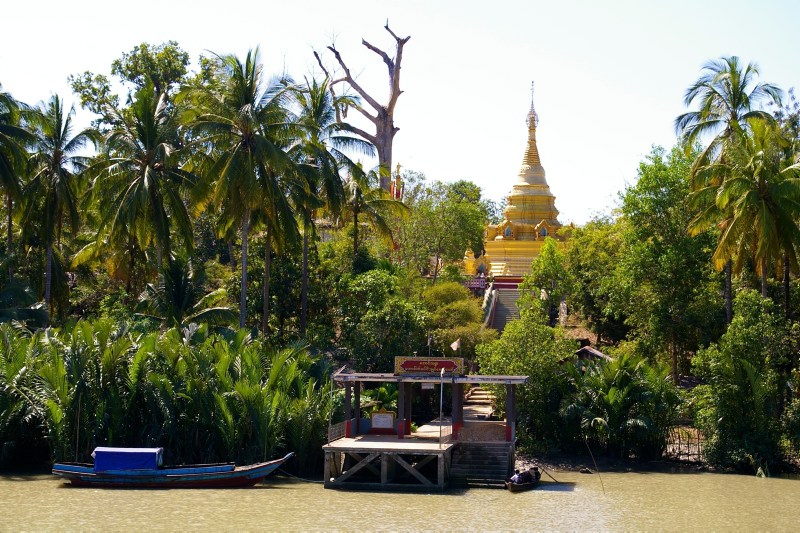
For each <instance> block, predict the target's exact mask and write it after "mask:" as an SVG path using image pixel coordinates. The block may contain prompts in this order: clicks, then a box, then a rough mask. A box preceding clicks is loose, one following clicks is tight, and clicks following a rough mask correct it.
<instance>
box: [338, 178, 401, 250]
mask: <svg viewBox="0 0 800 533" xmlns="http://www.w3.org/2000/svg"><path fill="white" fill-rule="evenodd" d="M379 175H380V170H379V169H373V170H371V171H370V172H368V173H364V172H363V171H362V170H361V169H360V168H357V169H356V172H354V173H353V174H351V175H350V176H349V177H348V178H347V181H346V182H345V191H346V192H347V199H346V203H345V210H344V211H345V212H346V213H347V214H349V215H350V216H351V217H352V221H353V259H355V258H356V257H357V256H358V247H359V246H360V243H359V240H358V239H359V224H360V221H359V217H361V216H362V215H363V216H364V217H365V218H366V219H367V220H368V221H369V223H370V224H371V225H372V227H373V228H374V229H375V230H376V231H377V232H378V234H379V235H380V236H381V237H383V238H385V239H387V240H389V241H391V239H392V228H391V226H390V220H391V217H390V215H398V216H403V215H405V214H406V213H407V210H408V208H407V207H406V206H405V205H404V204H403V203H402V202H399V201H397V200H394V199H392V198H391V197H390V196H389V193H388V192H386V191H385V190H383V189H382V188H380V186H379V183H380V182H379V180H378V178H379Z"/></svg>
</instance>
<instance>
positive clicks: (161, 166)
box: [95, 82, 197, 276]
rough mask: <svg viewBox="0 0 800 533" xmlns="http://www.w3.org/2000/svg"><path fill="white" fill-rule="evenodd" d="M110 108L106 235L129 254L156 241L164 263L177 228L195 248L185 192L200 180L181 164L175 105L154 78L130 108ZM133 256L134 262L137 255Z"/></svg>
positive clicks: (103, 183)
mask: <svg viewBox="0 0 800 533" xmlns="http://www.w3.org/2000/svg"><path fill="white" fill-rule="evenodd" d="M108 112H109V116H111V117H113V123H114V124H116V127H115V128H114V129H112V130H111V131H110V132H109V133H108V135H107V136H106V147H107V148H106V149H107V154H106V157H105V158H104V159H103V160H102V161H101V163H100V165H99V166H102V167H104V168H103V172H102V173H101V174H100V178H99V179H98V182H97V185H98V187H96V188H95V190H96V191H98V192H99V194H100V195H101V196H102V199H101V202H100V203H101V207H105V213H104V217H103V220H102V222H101V228H103V229H102V230H101V235H102V233H107V235H108V240H109V243H110V244H111V245H112V246H113V247H115V248H122V249H128V250H129V255H130V254H134V253H135V250H136V249H140V250H146V249H147V247H148V246H149V245H150V244H154V245H155V248H156V258H157V267H158V268H161V263H162V256H163V254H164V253H166V254H167V257H169V255H170V253H171V252H172V235H173V233H174V234H175V235H177V236H178V237H180V239H181V240H182V241H183V243H184V244H185V246H186V248H187V249H188V250H191V248H192V223H191V219H190V217H189V213H188V210H187V207H186V204H185V202H184V199H183V197H182V194H181V193H182V191H185V190H188V189H189V188H190V187H191V186H193V185H194V184H195V183H196V182H197V179H196V177H195V176H194V175H193V174H192V173H190V172H186V171H184V170H182V169H181V168H180V161H179V158H178V150H179V148H180V147H181V144H182V143H181V140H180V137H179V133H178V129H177V126H178V124H177V120H176V112H175V108H174V107H171V106H169V105H167V100H166V97H165V96H164V95H163V94H161V95H159V94H157V93H156V92H155V89H154V88H153V85H152V84H150V83H149V82H148V83H146V84H145V86H144V87H142V88H141V89H139V90H138V91H137V92H136V94H135V96H134V98H133V100H132V101H131V102H130V107H129V108H127V109H125V110H124V111H120V110H118V109H110V110H109V111H108ZM102 239H103V237H98V240H102ZM129 260H130V262H131V263H133V262H134V261H135V259H134V256H133V255H130V259H129ZM131 266H133V265H131ZM132 272H133V268H131V272H129V273H128V275H129V276H130V275H132Z"/></svg>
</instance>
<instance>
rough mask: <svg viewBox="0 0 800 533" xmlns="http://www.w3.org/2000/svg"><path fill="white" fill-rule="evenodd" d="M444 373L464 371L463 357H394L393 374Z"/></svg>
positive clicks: (461, 372) (457, 373)
mask: <svg viewBox="0 0 800 533" xmlns="http://www.w3.org/2000/svg"><path fill="white" fill-rule="evenodd" d="M442 369H444V372H445V374H456V375H461V374H463V373H464V359H463V358H461V357H395V358H394V373H395V374H440V373H441V371H442Z"/></svg>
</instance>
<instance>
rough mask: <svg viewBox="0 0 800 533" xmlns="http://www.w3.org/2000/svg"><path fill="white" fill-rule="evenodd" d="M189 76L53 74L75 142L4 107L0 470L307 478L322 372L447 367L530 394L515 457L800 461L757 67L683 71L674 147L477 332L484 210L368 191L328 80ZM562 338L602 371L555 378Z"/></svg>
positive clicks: (786, 204) (784, 114)
mask: <svg viewBox="0 0 800 533" xmlns="http://www.w3.org/2000/svg"><path fill="white" fill-rule="evenodd" d="M190 64H191V62H190V58H189V56H188V54H187V53H186V52H184V51H183V50H181V49H180V47H179V46H178V44H177V43H175V42H172V41H170V42H167V43H163V44H161V45H151V44H147V43H142V44H141V45H139V46H137V47H135V48H133V49H132V50H131V51H130V52H127V53H124V54H122V56H121V57H120V58H119V59H118V60H116V61H114V62H113V63H112V64H111V67H110V69H109V71H108V72H107V73H92V72H84V73H82V74H78V75H75V76H72V77H71V78H70V83H71V85H72V88H73V90H74V91H75V93H76V94H77V95H78V97H79V99H80V102H81V106H82V107H83V108H84V109H86V110H88V111H89V112H91V113H93V114H94V120H93V122H92V126H93V127H92V128H89V129H87V130H85V131H80V132H77V131H74V127H73V120H74V117H73V111H72V110H71V109H66V108H65V107H64V105H63V101H62V99H61V98H60V97H59V96H53V97H52V98H50V99H49V100H48V101H47V102H45V103H41V104H39V105H36V106H30V105H27V104H25V103H22V102H17V101H16V100H15V99H14V98H13V97H12V95H10V94H8V93H5V92H2V90H0V193H2V197H3V205H2V207H0V209H2V213H3V214H4V215H5V216H4V217H3V218H2V222H0V224H2V228H3V229H4V230H5V231H4V232H3V239H2V243H1V244H0V268H2V271H3V274H2V276H0V321H2V322H8V324H5V325H2V327H0V341H2V346H0V350H2V368H0V446H2V448H1V449H0V461H8V460H10V459H13V458H15V457H20V455H21V454H28V457H27V459H31V458H33V459H41V458H43V457H45V456H47V455H48V454H49V457H50V458H51V459H62V458H63V459H75V458H77V459H86V458H87V455H88V453H89V452H90V451H91V449H92V447H93V446H95V445H99V444H110V445H116V444H119V445H146V444H158V445H163V446H165V447H166V448H167V450H168V452H169V454H171V455H170V460H171V461H174V462H182V461H213V460H238V461H242V462H247V461H254V460H258V459H262V458H264V457H267V456H272V455H275V454H276V453H280V452H281V451H283V450H293V451H295V452H297V453H298V454H299V455H301V456H302V458H303V460H302V461H301V464H302V468H304V469H307V470H306V473H308V472H311V473H313V472H316V471H318V466H319V465H318V462H319V460H320V454H321V450H320V444H321V440H322V439H323V438H324V429H325V425H326V423H327V421H328V418H329V415H330V413H331V412H332V411H333V406H332V405H331V401H332V399H333V398H336V397H337V395H336V394H331V392H330V386H331V385H330V383H329V382H328V380H327V373H328V371H329V370H330V368H339V367H341V366H342V365H348V366H350V367H351V368H354V369H357V370H360V371H382V372H385V371H390V370H391V368H392V360H393V357H394V356H397V355H410V354H412V353H415V352H416V353H420V354H426V353H429V354H431V355H452V354H453V348H451V346H455V347H456V350H457V353H458V354H459V355H461V356H463V357H464V358H465V359H466V360H467V362H468V364H469V365H470V367H471V369H473V370H479V371H480V372H482V373H489V374H492V373H500V374H524V375H528V376H530V383H529V384H528V385H526V386H524V387H521V388H520V389H519V397H518V407H519V428H520V435H521V437H522V442H523V443H524V444H529V445H532V446H537V447H538V446H542V447H547V448H548V449H550V448H552V447H560V448H561V449H566V450H578V449H580V448H581V447H585V446H586V445H590V446H591V447H592V448H593V449H596V450H602V451H604V452H606V453H609V454H614V455H617V456H621V457H629V456H635V457H640V458H654V457H658V456H660V455H661V454H662V453H663V451H664V449H665V446H666V435H667V432H668V430H669V427H670V426H671V425H672V424H674V422H675V419H676V416H677V413H678V412H679V411H681V413H682V414H684V415H685V414H687V413H688V414H692V415H694V416H695V420H694V422H695V424H696V426H697V427H698V428H699V429H700V430H701V431H702V433H703V435H704V437H705V439H706V442H705V452H706V459H708V460H709V461H711V462H713V463H715V464H719V465H726V466H733V467H736V468H746V467H748V465H752V466H754V467H759V466H761V467H765V466H769V465H770V464H774V463H775V462H777V461H781V460H785V459H791V458H793V457H796V456H797V453H798V450H800V399H798V397H797V396H796V395H795V393H794V391H796V390H797V389H798V387H800V360H798V357H797V353H798V350H800V325H798V324H799V323H798V322H797V320H796V317H797V315H796V313H795V311H794V309H796V308H797V303H798V300H800V290H799V289H798V284H797V283H796V282H792V280H791V278H792V276H793V275H796V274H797V273H798V270H800V265H798V260H797V251H796V250H797V244H798V240H799V239H800V229H798V227H799V226H798V220H800V174H799V172H800V167H799V166H798V162H800V156H798V146H800V127H798V124H800V120H798V117H800V112H798V105H797V103H796V101H794V100H792V102H793V103H790V104H789V105H787V106H786V107H781V106H782V103H781V96H782V94H781V91H780V90H779V89H778V88H777V87H774V86H773V85H771V84H768V83H760V82H758V81H757V80H756V77H757V76H758V68H757V67H756V66H755V65H753V64H748V65H742V64H741V63H740V61H739V60H738V58H736V57H730V58H722V59H721V60H719V61H713V62H710V63H708V64H707V65H706V66H705V67H704V69H703V72H702V73H701V76H700V77H699V78H698V80H697V82H696V83H694V84H692V85H691V86H690V87H689V88H688V90H687V92H686V94H685V103H686V105H687V106H691V105H694V104H697V106H698V107H697V109H696V110H691V111H688V112H687V113H685V114H683V115H681V116H680V117H678V119H677V120H676V127H677V129H678V133H679V134H680V135H681V138H680V139H679V140H678V143H677V145H678V146H677V147H676V148H673V149H670V150H668V149H664V148H661V147H654V148H653V149H652V151H651V153H650V154H648V155H647V156H646V157H645V158H644V160H643V161H642V162H641V164H640V166H639V168H638V172H637V173H636V176H635V179H632V180H631V184H630V185H629V186H627V187H626V188H625V190H624V191H621V193H620V196H619V204H618V206H617V209H616V210H614V211H613V212H611V213H610V214H608V215H600V216H598V217H597V218H595V219H594V220H592V221H590V222H589V223H588V224H586V225H585V226H583V227H578V228H576V227H568V228H564V230H563V231H562V232H561V233H560V234H559V235H558V236H557V237H558V238H557V239H552V238H547V239H546V240H545V242H544V243H543V247H542V253H541V254H540V256H539V257H538V258H537V259H536V260H535V261H534V263H533V264H532V266H531V271H530V273H529V274H528V275H527V276H526V279H525V281H524V283H523V284H522V285H521V287H520V288H521V292H522V297H521V298H520V301H519V304H520V308H521V318H520V319H519V320H517V321H513V322H512V323H510V324H508V325H507V326H506V328H505V330H504V331H503V334H502V335H501V336H499V335H498V334H497V332H496V331H494V330H492V329H491V328H485V327H484V324H483V318H484V314H483V310H482V309H481V307H480V301H481V300H480V298H475V297H474V296H473V295H472V294H471V293H470V292H469V291H468V290H466V289H464V288H463V287H462V285H461V282H462V276H461V273H460V266H461V259H462V258H463V257H464V252H465V251H466V250H471V251H472V252H473V253H474V254H476V255H478V254H480V253H481V252H482V239H483V229H484V224H485V223H486V221H487V220H491V221H493V222H497V221H498V219H499V218H500V217H501V216H502V215H501V214H500V207H501V206H502V205H503V203H502V202H501V203H499V204H498V203H495V202H492V201H490V200H486V199H485V198H482V196H481V191H480V189H479V188H478V187H477V186H475V185H474V184H473V183H470V182H468V181H465V180H461V181H457V182H454V183H448V184H445V183H440V182H436V181H430V182H429V181H427V180H426V178H425V176H424V175H423V174H421V173H419V172H413V171H405V172H404V173H403V174H402V176H397V178H401V179H400V181H399V183H400V188H399V189H396V190H394V191H393V192H394V195H390V193H389V191H385V190H383V189H381V188H380V187H379V183H380V182H381V181H386V178H387V177H388V176H386V175H385V174H384V175H381V173H380V170H379V169H373V170H365V169H364V168H363V167H362V165H361V164H360V163H357V161H358V160H359V157H360V156H363V155H371V154H372V153H373V152H374V147H373V146H371V145H370V144H369V143H368V142H366V141H364V140H363V139H361V138H360V137H359V136H358V135H356V133H355V132H356V131H358V130H357V128H354V127H353V126H351V125H349V124H348V123H347V122H346V121H345V120H344V119H345V118H346V111H347V109H348V108H349V107H354V106H355V105H357V103H358V102H357V100H355V99H354V98H352V97H351V96H347V95H346V93H342V92H340V91H338V89H334V88H333V86H332V85H335V82H331V80H329V79H327V78H325V79H314V78H312V79H308V78H304V82H303V83H297V82H295V81H294V80H293V79H292V78H290V77H289V76H288V75H286V74H283V75H281V76H279V77H272V78H271V77H269V76H268V75H267V73H266V71H265V67H264V65H262V64H261V63H260V61H259V55H258V51H257V50H251V51H248V52H247V53H246V54H245V55H243V56H237V55H234V54H220V55H218V54H212V55H211V56H209V57H202V58H200V60H199V67H198V70H197V71H196V72H192V71H190V70H189V65H190ZM298 79H299V78H298ZM120 90H121V92H120ZM790 94H791V93H790ZM770 102H771V103H772V104H773V107H774V108H775V111H774V114H771V113H769V112H767V111H765V110H763V109H758V106H759V104H760V103H770ZM704 141H708V142H707V143H706V144H702V143H703V142H704ZM90 144H94V146H95V148H96V153H94V154H91V153H88V150H89V149H90ZM631 170H632V171H634V170H635V169H631ZM398 172H399V171H398ZM398 198H402V202H400V201H397V200H398ZM723 270H724V272H725V273H724V274H723V273H722V271H723ZM759 278H760V279H759ZM759 281H760V289H761V297H759V296H758V295H757V294H756V293H754V292H752V291H751V289H753V288H755V287H757V286H758V285H759ZM777 281H781V282H782V287H781V289H782V290H779V289H778V286H777V285H778V284H777V283H776V282H777ZM737 292H738V298H737V305H736V312H735V313H734V312H733V309H732V307H731V306H732V304H731V302H732V300H733V297H734V295H735V294H736V293H737ZM781 292H782V296H783V305H782V307H783V313H779V312H778V311H777V309H778V307H779V306H778V305H777V304H776V303H775V302H774V301H773V300H772V298H776V299H777V297H778V294H779V293H781ZM234 298H235V299H236V300H238V321H236V320H235V317H234V311H233V309H234V308H235V307H236V303H237V301H235V300H234ZM564 310H566V311H567V312H568V315H569V316H568V317H567V316H565V315H562V316H564V318H565V319H567V318H568V320H564V321H563V322H562V323H561V324H558V323H557V322H558V320H557V318H558V317H559V315H560V314H561V313H562V311H564ZM726 311H727V312H726ZM576 321H578V322H580V323H581V325H583V326H586V327H588V328H589V330H590V331H591V333H593V334H594V335H595V336H596V337H595V338H596V340H597V342H596V344H597V345H598V346H599V347H601V348H602V349H603V350H605V351H606V352H607V353H609V354H611V355H612V356H614V359H613V360H612V361H610V362H606V363H601V364H596V365H586V364H583V363H579V362H576V361H575V360H574V353H575V350H576V348H577V343H576V342H575V341H573V340H571V339H570V337H569V335H568V334H567V331H568V328H570V327H571V324H574V323H575V322H576ZM234 324H235V328H234ZM47 325H52V326H53V327H52V328H48V329H36V328H43V327H45V326H47ZM300 345H302V346H308V349H305V348H302V349H301V348H298V347H297V346H300ZM334 365H335V366H334ZM690 373H695V374H696V376H697V378H699V379H700V380H701V384H700V385H699V386H698V387H697V388H696V389H695V390H694V391H693V393H691V394H690V401H689V402H688V403H684V404H681V403H680V402H679V399H678V394H677V392H676V386H677V385H678V384H680V383H681V382H682V381H683V379H684V377H685V376H687V375H688V374H690ZM496 392H497V394H498V403H499V405H503V404H502V401H503V397H504V394H505V389H498V390H497V391H496ZM396 394H397V391H396V390H395V389H393V388H392V387H379V388H376V389H375V390H371V391H364V397H365V398H371V399H373V400H374V401H375V402H380V404H381V405H383V406H391V405H392V403H393V402H394V401H396ZM376 405H377V404H376ZM743 406H744V408H745V413H746V415H745V416H741V413H742V408H743ZM419 407H420V409H417V406H415V408H414V412H415V413H417V414H420V413H423V414H430V413H428V411H431V409H430V406H419ZM431 412H432V411H431Z"/></svg>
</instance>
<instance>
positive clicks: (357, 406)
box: [353, 381, 361, 435]
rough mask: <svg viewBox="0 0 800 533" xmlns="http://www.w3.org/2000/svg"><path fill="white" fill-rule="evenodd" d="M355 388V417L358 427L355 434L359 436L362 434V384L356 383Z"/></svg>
mask: <svg viewBox="0 0 800 533" xmlns="http://www.w3.org/2000/svg"><path fill="white" fill-rule="evenodd" d="M353 387H355V394H354V398H353V399H354V403H355V411H356V412H355V415H356V427H355V430H354V432H355V434H356V435H358V434H360V433H361V382H359V381H356V382H355V383H354V384H353Z"/></svg>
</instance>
